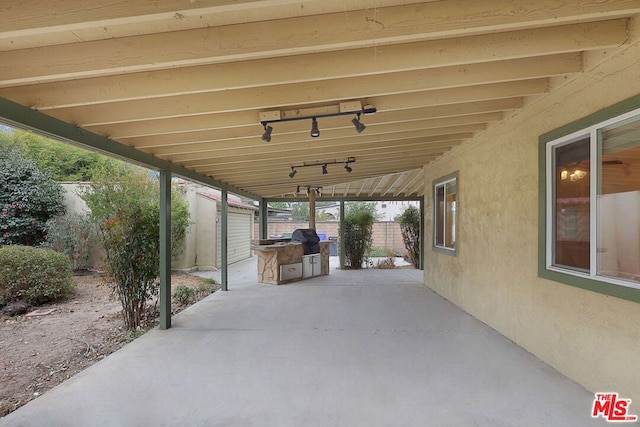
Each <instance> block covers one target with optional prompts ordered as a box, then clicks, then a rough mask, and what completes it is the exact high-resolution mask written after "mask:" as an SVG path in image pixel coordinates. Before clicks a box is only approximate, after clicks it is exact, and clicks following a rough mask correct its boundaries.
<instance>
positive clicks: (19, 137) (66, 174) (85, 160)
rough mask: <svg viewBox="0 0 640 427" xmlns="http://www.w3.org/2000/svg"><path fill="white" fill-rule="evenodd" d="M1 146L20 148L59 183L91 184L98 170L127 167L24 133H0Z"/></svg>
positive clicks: (75, 148) (19, 131)
mask: <svg viewBox="0 0 640 427" xmlns="http://www.w3.org/2000/svg"><path fill="white" fill-rule="evenodd" d="M0 147H2V148H9V147H14V148H18V149H19V150H20V151H21V152H22V155H23V156H24V157H25V158H27V159H31V160H33V161H35V162H36V164H37V166H38V169H40V170H41V171H44V172H48V173H50V174H51V177H52V178H53V179H54V180H56V181H91V179H92V178H93V174H94V172H95V171H96V170H99V169H101V168H103V167H105V166H106V165H112V166H115V165H116V164H124V163H123V162H122V161H120V160H117V159H114V158H110V157H107V156H104V155H102V154H100V153H97V152H93V151H89V150H86V149H83V148H78V147H73V146H71V145H68V144H64V143H62V142H59V141H53V140H51V139H48V138H45V137H43V136H39V135H34V134H32V133H29V132H25V131H21V130H10V131H9V130H4V131H2V130H0Z"/></svg>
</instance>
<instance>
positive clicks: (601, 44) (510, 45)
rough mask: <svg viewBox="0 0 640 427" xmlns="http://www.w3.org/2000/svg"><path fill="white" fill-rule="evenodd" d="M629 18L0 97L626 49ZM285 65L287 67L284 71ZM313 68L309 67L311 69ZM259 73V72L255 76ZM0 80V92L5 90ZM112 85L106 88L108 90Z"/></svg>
mask: <svg viewBox="0 0 640 427" xmlns="http://www.w3.org/2000/svg"><path fill="white" fill-rule="evenodd" d="M627 27H628V20H627V19H618V20H611V21H602V22H589V23H583V24H573V25H563V26H557V27H551V28H537V29H530V30H524V31H511V32H506V33H497V34H484V35H475V36H467V37H461V38H455V39H445V40H431V41H426V42H417V43H408V44H398V45H393V46H382V47H378V48H376V50H375V51H372V50H371V49H368V48H367V49H352V50H343V51H336V52H325V53H319V54H308V55H297V56H291V57H287V58H286V59H283V58H268V59H260V60H254V61H241V62H233V63H227V64H215V65H207V66H198V67H189V68H171V69H167V70H160V71H152V72H145V73H133V74H130V75H128V76H127V78H126V80H125V81H123V79H122V76H120V75H115V76H106V77H95V78H85V79H80V80H70V81H56V82H52V83H42V84H38V85H32V86H24V87H21V86H17V87H5V88H2V89H0V96H4V97H6V98H9V99H11V100H13V101H15V102H19V103H21V104H23V105H29V106H31V107H32V108H37V109H39V110H41V111H44V110H48V109H54V108H55V109H59V108H68V107H73V106H85V105H92V104H100V103H107V102H120V101H130V100H136V99H145V98H159V97H164V96H176V95H185V94H195V93H211V92H216V91H226V90H231V89H242V88H252V87H260V86H273V85H280V84H290V83H298V82H302V81H320V80H331V79H338V78H346V77H353V76H365V75H371V74H388V73H395V72H402V71H409V70H418V69H425V68H437V67H444V66H454V65H462V64H471V63H478V62H494V61H498V60H507V59H516V58H523V57H531V56H548V55H551V54H559V53H568V52H579V51H584V50H590V49H603V48H608V47H613V46H619V45H621V44H623V43H624V42H625V40H626V37H627V31H628V28H627ZM283 63H286V66H283ZM310 64H313V66H310ZM256 69H259V70H260V73H256ZM2 85H3V84H2V81H1V80H0V87H1V86H2ZM105 88H109V90H105Z"/></svg>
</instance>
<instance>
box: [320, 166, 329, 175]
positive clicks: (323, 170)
mask: <svg viewBox="0 0 640 427" xmlns="http://www.w3.org/2000/svg"><path fill="white" fill-rule="evenodd" d="M328 173H329V171H328V170H327V165H322V175H326V174H328Z"/></svg>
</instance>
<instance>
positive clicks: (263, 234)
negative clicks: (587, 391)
mask: <svg viewBox="0 0 640 427" xmlns="http://www.w3.org/2000/svg"><path fill="white" fill-rule="evenodd" d="M259 206H260V208H259V210H258V223H259V226H260V232H259V234H260V236H259V237H258V238H259V239H266V238H267V218H268V215H269V214H268V210H267V208H268V203H267V201H266V200H265V199H261V200H260V205H259Z"/></svg>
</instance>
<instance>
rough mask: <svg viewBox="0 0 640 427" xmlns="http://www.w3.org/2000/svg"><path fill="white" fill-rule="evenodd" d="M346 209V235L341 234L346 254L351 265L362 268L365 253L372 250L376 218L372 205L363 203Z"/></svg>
mask: <svg viewBox="0 0 640 427" xmlns="http://www.w3.org/2000/svg"><path fill="white" fill-rule="evenodd" d="M347 206H348V205H347ZM374 209H375V204H374ZM345 210H346V212H345V218H344V235H341V236H340V238H341V239H344V248H345V256H346V258H347V261H348V262H349V267H350V268H353V269H360V268H362V263H363V261H364V257H365V254H366V253H367V252H369V251H370V250H371V245H372V243H373V222H374V220H375V219H374V216H373V214H372V213H371V209H370V207H368V206H366V205H363V204H359V205H357V206H356V207H355V208H351V209H345Z"/></svg>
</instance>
